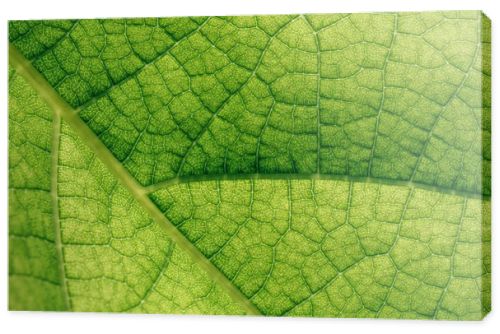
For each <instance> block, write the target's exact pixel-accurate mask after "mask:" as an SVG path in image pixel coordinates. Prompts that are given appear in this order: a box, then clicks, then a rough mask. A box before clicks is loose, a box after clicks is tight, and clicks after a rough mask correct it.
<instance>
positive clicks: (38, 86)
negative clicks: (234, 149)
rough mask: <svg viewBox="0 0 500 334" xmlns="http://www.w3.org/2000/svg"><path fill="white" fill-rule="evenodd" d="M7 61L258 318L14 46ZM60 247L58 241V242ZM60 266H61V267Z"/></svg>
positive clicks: (179, 242) (174, 237) (169, 231)
mask: <svg viewBox="0 0 500 334" xmlns="http://www.w3.org/2000/svg"><path fill="white" fill-rule="evenodd" d="M9 62H10V64H11V66H13V67H14V69H16V71H18V72H19V74H20V75H21V76H22V77H23V78H24V79H25V80H26V81H27V82H28V83H29V84H30V85H31V86H32V87H33V89H34V90H35V91H36V92H37V93H38V94H39V95H40V97H41V98H42V99H43V100H44V101H45V102H46V103H47V105H48V106H49V107H50V108H51V109H52V110H53V112H54V114H56V115H61V117H62V118H63V119H64V121H65V122H66V123H68V124H69V125H70V126H71V127H72V128H73V130H74V131H75V133H76V134H77V135H78V136H79V137H80V138H81V139H82V141H83V142H84V143H85V144H86V145H87V146H88V147H89V148H90V149H91V150H92V151H93V152H94V154H95V155H96V156H97V157H98V158H99V159H100V160H101V161H102V162H103V163H104V164H105V165H106V167H107V168H108V169H109V170H110V172H111V173H112V174H113V175H114V176H115V177H116V178H117V179H118V180H119V181H120V182H121V183H122V184H123V185H124V186H125V187H126V188H127V189H128V190H129V192H130V193H131V194H132V196H133V197H134V198H135V200H136V201H137V202H139V204H140V205H142V207H143V208H144V209H145V210H146V212H148V214H149V215H150V216H151V218H153V219H154V220H155V221H156V222H157V223H158V224H159V225H160V226H161V227H163V228H164V230H165V231H166V232H167V234H168V236H169V237H170V238H171V239H172V240H173V241H174V242H175V243H176V244H177V245H178V246H179V248H181V249H182V250H183V251H185V252H186V253H187V254H189V255H190V257H191V258H192V259H193V261H194V262H195V263H197V264H198V265H199V266H200V267H201V268H202V269H204V270H205V271H206V272H207V274H208V275H209V277H210V278H211V279H212V280H213V281H214V282H215V283H217V284H218V285H219V286H220V287H221V288H222V289H224V290H225V291H226V293H227V294H228V295H229V296H230V297H231V298H232V299H233V300H234V301H235V302H236V303H238V304H239V305H240V306H241V307H242V308H243V309H244V310H245V311H246V312H247V313H248V314H252V315H260V314H261V312H260V311H259V310H258V309H257V307H256V306H255V305H254V304H253V303H252V302H251V301H250V300H249V299H248V298H247V297H246V296H245V295H243V293H242V292H241V291H240V290H239V289H238V288H237V287H236V286H235V285H234V284H233V283H231V281H229V279H228V278H227V277H226V276H225V275H224V274H222V272H220V271H219V269H217V268H216V267H215V266H214V265H213V264H212V263H211V262H210V261H209V260H208V259H207V258H206V257H205V256H204V255H203V254H202V253H201V252H200V251H199V250H198V248H196V247H195V246H194V245H193V244H192V243H191V242H190V241H189V240H188V239H186V237H185V236H184V235H183V234H182V233H181V232H180V231H179V230H178V229H177V228H176V227H175V226H174V225H173V224H172V223H171V222H170V221H169V220H168V219H167V218H166V217H165V216H164V215H163V213H162V212H161V211H160V210H159V209H158V207H157V206H156V205H155V204H153V202H152V201H151V200H150V199H149V197H148V195H147V193H146V192H145V191H144V188H143V187H142V185H140V184H139V183H138V182H137V180H135V178H133V177H132V176H131V175H130V174H129V172H128V171H127V170H126V169H125V167H123V165H122V164H121V163H120V162H119V161H118V160H117V159H116V158H115V156H114V155H113V154H112V153H111V151H109V149H108V148H107V147H106V146H105V145H104V144H103V143H102V142H101V140H100V139H99V137H97V136H96V134H95V133H94V132H93V131H92V130H91V129H90V128H89V127H88V126H87V124H85V122H83V121H82V119H81V118H80V117H79V116H78V115H77V113H76V112H75V110H74V109H73V108H72V107H71V106H70V105H69V104H68V103H67V102H66V101H64V100H63V99H62V98H61V97H60V96H59V94H58V93H57V92H56V91H55V90H54V88H53V87H52V86H51V85H50V84H49V83H48V82H47V81H46V80H45V78H43V77H42V75H41V74H40V73H39V72H38V71H37V70H36V69H35V68H34V67H33V66H32V65H31V63H30V62H29V61H28V60H27V59H26V58H24V56H23V55H22V54H21V53H20V52H19V51H18V50H17V49H16V47H15V46H13V45H10V46H9ZM59 244H60V242H59ZM61 265H62V266H63V265H64V264H61Z"/></svg>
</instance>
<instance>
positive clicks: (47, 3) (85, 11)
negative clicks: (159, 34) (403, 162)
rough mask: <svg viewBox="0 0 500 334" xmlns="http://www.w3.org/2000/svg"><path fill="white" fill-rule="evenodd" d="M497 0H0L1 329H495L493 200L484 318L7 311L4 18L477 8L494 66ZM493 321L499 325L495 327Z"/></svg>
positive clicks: (497, 130) (499, 317)
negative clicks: (487, 27) (489, 306)
mask: <svg viewBox="0 0 500 334" xmlns="http://www.w3.org/2000/svg"><path fill="white" fill-rule="evenodd" d="M498 3H500V1H498V0H489V1H488V0H468V1H466V0H396V1H392V0H391V1H389V0H388V1H384V0H364V1H356V0H351V1H340V0H336V1H334V0H229V1H227V0H199V1H194V0H174V1H168V0H163V1H156V2H155V1H151V0H135V1H129V0H119V1H115V2H114V3H113V2H112V1H106V0H79V1H75V0H60V1H52V0H39V1H23V0H1V1H0V20H1V22H0V31H1V33H0V50H2V51H0V57H1V61H0V70H1V71H0V82H3V83H5V86H4V85H2V88H1V90H0V101H1V102H0V103H1V107H0V114H1V115H2V117H1V119H0V154H1V155H0V177H1V178H0V196H1V201H0V213H1V214H2V218H3V219H1V221H0V225H2V228H1V229H0V235H1V239H0V255H1V256H0V332H2V333H9V334H10V333H29V332H36V333H68V332H72V333H75V334H77V333H86V334H89V333H90V334H93V333H101V332H106V333H141V332H143V333H146V332H148V333H162V332H181V333H190V332H193V333H194V332H203V333H226V332H227V333H238V334H239V333H261V332H262V333H267V332H273V333H283V332H286V333H307V334H312V333H321V332H329V333H334V332H336V333H357V332H369V333H370V334H376V333H384V334H388V333H398V334H401V333H404V334H407V333H408V334H410V333H419V334H420V333H422V332H425V334H427V333H429V334H433V333H437V332H438V331H439V333H454V334H458V333H468V334H470V333H474V332H476V333H483V332H484V333H492V332H497V333H498V331H499V329H500V310H498V309H496V307H498V300H499V289H498V287H499V284H500V282H499V278H498V277H499V276H498V275H495V274H496V269H498V268H500V267H499V261H500V256H499V254H498V251H499V247H498V240H500V239H499V238H500V236H499V234H500V229H499V228H498V227H497V226H495V225H497V224H498V223H499V219H498V218H499V214H500V211H499V209H498V207H497V208H495V207H493V221H492V225H493V234H494V235H493V240H494V243H493V273H494V276H493V311H492V312H491V313H490V314H489V315H488V316H487V317H486V319H485V320H483V321H481V322H450V321H446V322H445V321H401V320H366V319H360V320H355V319H300V318H256V317H221V316H217V317H208V316H171V315H121V314H95V313H86V314H85V313H49V312H43V313H42V312H8V311H7V269H8V264H7V263H8V262H7V261H8V260H7V241H8V238H7V221H8V203H7V168H8V162H7V52H8V51H7V50H8V48H7V20H9V19H42V18H51V19H55V18H94V17H100V18H103V17H131V16H134V17H137V16H150V17H151V16H153V17H156V16H193V15H241V14H288V13H339V12H369V11H377V12H383V11H428V10H458V9H481V10H483V11H485V13H486V14H487V15H488V16H489V17H490V18H491V19H492V21H493V72H494V76H495V75H496V72H497V71H496V69H497V68H495V66H496V65H497V63H498V55H497V52H496V51H497V49H498V48H497V46H498V42H499V41H498V35H497V31H496V30H497V29H496V24H497V23H498V22H500V6H499V5H498ZM497 83H498V80H493V101H498V99H499V96H498V95H499V93H498V85H497ZM496 105H497V104H496V103H495V102H494V103H493V110H492V114H493V115H492V116H493V117H492V122H493V124H492V126H493V145H492V146H493V199H492V201H493V203H496V200H497V197H498V191H500V190H499V189H500V188H499V185H500V179H499V178H498V175H499V169H500V164H499V163H498V162H497V161H496V160H497V159H496V157H498V156H499V154H498V153H499V152H500V145H499V144H496V141H497V140H496V139H497V137H498V136H499V135H500V123H499V119H498V118H499V117H498V115H496V113H497V112H498V110H496V109H497V108H496ZM494 328H497V329H496V330H493V329H494Z"/></svg>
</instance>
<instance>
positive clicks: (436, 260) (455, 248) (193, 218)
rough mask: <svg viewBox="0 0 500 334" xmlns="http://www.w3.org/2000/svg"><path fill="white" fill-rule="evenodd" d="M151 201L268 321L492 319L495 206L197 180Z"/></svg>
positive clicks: (304, 184)
mask: <svg viewBox="0 0 500 334" xmlns="http://www.w3.org/2000/svg"><path fill="white" fill-rule="evenodd" d="M152 197H153V198H154V200H155V202H156V203H157V204H158V205H159V207H160V208H161V209H162V210H164V212H165V215H166V216H167V217H168V218H169V219H170V221H172V223H174V224H176V225H177V226H178V228H179V229H180V230H181V231H182V232H183V233H184V234H185V235H186V236H187V237H188V238H189V239H190V240H191V241H192V242H193V243H194V244H195V245H196V246H197V247H198V248H199V249H200V250H201V251H202V252H203V253H204V254H205V255H206V256H207V257H208V258H209V259H210V260H211V261H212V262H213V263H215V265H216V266H217V267H219V268H220V269H221V270H222V271H223V272H224V273H225V274H226V275H227V277H228V278H229V279H231V280H232V281H233V282H234V283H235V284H236V285H237V286H238V287H239V288H240V289H241V290H242V292H243V293H244V294H245V295H247V297H248V298H249V299H250V300H251V301H252V302H254V303H255V305H257V307H259V309H260V310H262V311H263V313H265V314H272V315H282V314H286V315H295V316H304V315H310V316H337V317H377V316H382V317H401V318H437V319H450V318H451V319H454V318H456V319H477V318H480V317H481V316H482V314H484V312H485V311H486V309H485V308H484V307H485V306H486V305H484V306H483V305H482V299H481V295H482V291H483V289H484V288H485V284H486V286H489V285H488V283H487V282H488V279H489V271H488V270H486V271H485V268H486V267H485V264H484V263H483V260H482V258H483V255H484V256H485V259H484V260H487V259H489V253H486V254H483V247H488V242H489V240H488V239H486V240H485V239H484V238H483V234H482V230H481V224H482V223H481V222H482V221H483V219H486V217H484V215H487V212H488V211H489V204H487V205H485V206H484V207H483V204H482V202H481V200H479V199H470V198H467V197H460V196H455V195H447V194H440V193H436V192H430V191H427V190H421V189H418V188H410V187H404V186H392V185H380V184H369V183H359V182H346V181H332V180H318V181H310V180H245V181H243V180H237V181H207V182H192V183H187V184H180V185H175V186H172V187H170V188H168V189H165V190H160V191H158V192H156V193H154V194H152ZM483 211H484V212H483ZM488 224H489V223H488V222H486V221H485V225H486V226H488ZM485 236H487V234H486V235H485Z"/></svg>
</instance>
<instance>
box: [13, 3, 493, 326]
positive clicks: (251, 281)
mask: <svg viewBox="0 0 500 334" xmlns="http://www.w3.org/2000/svg"><path fill="white" fill-rule="evenodd" d="M9 39H10V41H11V46H10V63H11V66H12V68H11V70H10V71H9V96H10V100H9V126H10V131H9V139H10V141H9V152H10V154H9V165H10V172H9V173H10V174H9V176H10V181H9V188H10V196H9V203H10V209H9V217H10V219H9V254H10V256H9V257H10V260H9V275H10V285H9V286H10V287H9V291H10V292H9V305H10V308H11V309H16V310H27V309H30V310H72V311H113V312H146V313H198V314H200V313H201V314H262V315H287V316H329V317H383V318H432V319H481V318H482V317H484V315H485V314H486V313H487V312H489V310H490V285H491V283H490V272H491V270H490V258H491V257H490V207H491V204H490V192H491V190H490V189H491V185H490V184H491V182H490V160H491V157H490V133H491V131H490V109H491V107H490V99H491V97H490V92H489V90H490V77H491V71H490V23H489V20H488V19H487V18H485V16H484V15H482V14H481V13H479V12H432V13H404V14H403V13H400V14H395V13H388V14H350V15H333V14H328V15H292V16H255V17H190V18H165V19H105V20H75V21H70V20H54V21H12V22H10V32H9Z"/></svg>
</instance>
